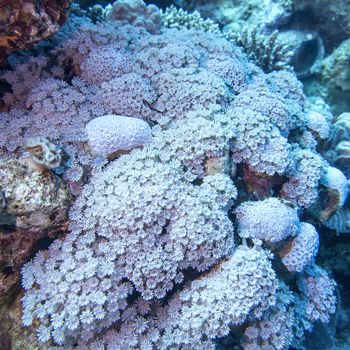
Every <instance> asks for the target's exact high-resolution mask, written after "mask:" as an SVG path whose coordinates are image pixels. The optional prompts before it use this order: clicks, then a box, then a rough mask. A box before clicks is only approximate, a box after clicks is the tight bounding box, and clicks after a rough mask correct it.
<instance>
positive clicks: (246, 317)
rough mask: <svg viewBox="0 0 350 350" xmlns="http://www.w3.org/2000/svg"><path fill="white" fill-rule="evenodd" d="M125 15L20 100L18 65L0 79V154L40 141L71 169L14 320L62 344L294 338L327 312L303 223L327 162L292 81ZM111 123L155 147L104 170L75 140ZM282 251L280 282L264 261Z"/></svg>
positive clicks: (166, 345) (221, 46)
mask: <svg viewBox="0 0 350 350" xmlns="http://www.w3.org/2000/svg"><path fill="white" fill-rule="evenodd" d="M120 3H123V4H124V3H125V1H120ZM138 3H142V2H138ZM141 5H142V6H143V7H144V8H146V5H145V4H144V3H142V4H141ZM130 8H132V7H130ZM135 13H136V15H137V14H140V13H141V14H142V16H141V17H142V18H141V19H140V21H138V22H137V25H136V26H135V25H130V23H131V24H133V23H134V22H133V21H131V22H130V21H129V20H128V18H130V12H128V13H127V15H126V16H127V18H126V19H125V21H123V20H122V19H121V18H118V21H116V22H114V21H113V19H111V20H109V21H104V22H101V23H99V24H96V25H94V24H91V22H89V21H88V20H86V23H85V24H83V25H81V26H80V27H79V30H78V31H75V32H74V34H73V35H72V36H71V37H69V38H66V39H65V40H63V41H62V43H61V45H60V46H59V47H56V48H55V49H54V50H53V51H51V52H49V53H48V54H47V56H46V57H45V58H43V59H40V60H38V59H32V60H29V61H28V63H25V64H24V66H23V65H19V66H18V69H20V70H21V71H23V70H25V69H26V68H25V67H27V68H28V67H29V66H31V65H34V67H36V69H33V84H32V86H30V85H29V84H26V86H25V88H23V89H20V85H21V84H20V83H18V81H16V79H15V77H16V76H20V73H16V67H14V72H11V73H7V74H5V75H4V78H5V79H7V80H8V82H9V83H10V84H16V83H17V85H16V86H15V88H14V89H13V93H12V94H11V93H8V94H7V99H6V108H7V111H5V112H2V113H1V115H0V118H1V124H0V133H1V139H0V142H1V144H0V146H1V147H0V153H1V155H2V156H6V157H7V158H10V159H11V158H19V157H21V156H23V155H24V150H23V141H24V140H26V139H27V138H28V137H33V136H38V135H40V136H42V137H45V138H47V139H48V140H50V141H51V142H54V143H55V144H57V145H58V146H59V147H60V148H61V149H62V151H63V152H64V154H65V155H66V157H67V159H66V160H65V161H64V164H62V165H61V167H62V168H63V169H61V170H62V172H63V177H64V178H65V179H67V181H68V182H69V183H70V186H71V191H72V192H73V194H74V195H75V202H74V204H73V205H72V207H71V209H70V212H69V220H70V225H69V230H68V232H67V234H66V235H65V236H64V237H62V239H57V240H55V241H54V242H53V243H52V244H51V246H50V247H49V248H48V250H46V251H41V252H39V253H38V254H37V255H36V256H35V257H34V258H33V259H32V260H31V261H29V262H28V263H27V264H26V265H25V266H24V267H23V270H22V286H23V288H24V289H25V292H24V296H23V298H22V306H23V323H24V325H25V326H33V325H35V328H36V331H37V335H38V339H39V341H40V342H42V343H51V344H55V346H56V345H57V347H56V348H62V347H61V346H64V348H65V349H73V348H76V349H97V348H98V349H119V348H120V349H133V348H137V349H164V350H165V349H214V348H215V346H216V342H217V341H218V338H224V337H227V336H229V335H230V333H231V332H233V333H237V332H238V333H239V334H240V337H239V339H238V340H237V342H238V345H239V344H242V345H243V346H244V348H245V349H251V348H253V345H249V342H251V343H253V344H254V342H255V345H254V346H255V347H254V349H266V346H265V345H267V340H268V342H269V344H270V348H271V349H277V350H282V349H285V348H286V347H288V346H291V345H296V344H300V343H301V342H302V340H303V336H304V332H305V331H310V330H311V329H312V322H314V321H316V320H321V321H322V322H327V321H328V319H329V318H330V317H331V315H332V314H333V313H334V312H335V309H334V305H335V297H334V295H333V294H334V282H333V280H332V279H331V278H330V277H328V276H327V274H326V272H325V271H323V270H321V269H320V268H319V267H317V266H316V265H315V262H314V257H315V254H316V251H317V244H318V240H317V238H318V235H317V232H316V231H314V229H313V227H312V225H311V224H309V223H304V222H300V220H299V215H300V214H301V213H306V212H307V210H308V208H310V207H311V206H312V205H314V204H316V203H317V201H318V195H317V194H318V187H319V186H320V181H321V178H322V175H323V174H324V170H325V169H326V168H327V163H326V161H325V160H324V159H323V158H322V156H321V155H320V154H318V153H317V149H316V145H317V142H318V141H317V140H318V139H317V137H316V136H315V137H314V136H313V133H315V130H314V125H315V118H313V119H311V117H312V116H310V114H309V112H308V110H307V107H306V103H305V98H304V95H303V93H302V89H301V85H300V83H299V82H298V81H297V79H296V78H295V76H294V75H293V74H292V73H290V72H285V71H282V72H273V73H270V74H265V73H263V72H262V71H261V70H260V69H259V68H257V67H256V66H254V65H253V64H252V63H249V62H248V61H247V59H246V57H245V56H244V55H243V54H242V52H241V51H240V50H239V49H238V48H237V47H235V46H234V45H233V44H232V43H230V42H229V41H227V40H226V39H224V38H223V37H221V36H219V35H217V34H215V33H213V32H210V31H209V32H208V31H205V28H204V29H203V30H196V29H186V28H183V27H182V26H180V29H178V28H176V27H174V28H170V29H169V28H165V27H161V28H160V29H159V33H153V31H152V30H151V32H150V30H149V28H148V26H147V23H148V22H147V18H146V19H145V18H144V17H143V16H147V13H148V12H147V11H146V10H145V11H144V10H142V11H140V9H138V10H137V11H136V12H135ZM143 26H145V27H143ZM99 53H101V55H100V56H99ZM43 62H46V63H47V62H50V64H49V65H47V66H45V65H46V63H43ZM223 62H225V63H223ZM226 62H228V63H229V65H230V67H232V71H234V72H237V74H230V71H228V70H226V71H225V70H222V69H221V68H220V67H223V66H225V65H226ZM43 64H44V66H43ZM53 68H54V69H53ZM38 72H39V73H38ZM67 72H69V73H67ZM27 79H28V80H30V76H28V77H27ZM16 91H19V92H20V94H19V96H18V97H17V96H14V95H16ZM105 115H114V116H115V117H116V118H118V116H123V117H121V118H124V117H129V118H130V117H131V118H138V119H139V121H140V122H141V123H145V124H144V125H148V126H149V127H150V128H151V129H152V130H151V131H152V138H151V139H150V140H149V142H145V143H142V144H138V145H139V146H142V147H139V148H136V149H132V150H129V152H128V154H123V155H120V156H119V157H117V158H116V159H115V160H113V161H110V162H108V159H107V158H106V155H104V156H100V155H96V154H94V153H93V152H90V150H89V147H88V141H89V132H86V131H87V130H86V128H85V127H86V125H89V123H91V121H93V120H94V119H95V118H98V117H101V116H105ZM321 119H322V118H321ZM325 120H326V118H324V119H322V122H324V123H326V122H327V121H325ZM90 125H91V124H90ZM115 132H118V131H116V130H115ZM307 133H309V136H310V138H311V139H312V140H314V142H311V143H309V144H308V143H305V142H304V140H305V134H307ZM14 135H20V136H19V137H18V138H14ZM99 135H101V138H103V137H107V135H106V134H103V132H102V133H100V134H99ZM108 135H109V136H108V137H110V135H112V136H111V137H115V135H114V134H113V133H110V134H108ZM300 135H302V136H300ZM119 136H121V135H120V134H117V136H116V137H117V138H116V140H117V139H118V137H119ZM124 136H125V135H124ZM90 141H91V140H90ZM102 141H103V142H105V141H106V144H107V145H108V142H107V141H110V140H101V142H102ZM129 141H130V143H132V144H133V142H136V141H137V140H129ZM108 147H109V146H108ZM108 147H107V148H108ZM242 168H245V169H246V171H245V174H255V176H256V177H258V176H259V175H260V176H261V177H264V179H265V180H266V181H267V182H268V181H271V186H268V184H266V188H268V189H269V191H267V192H266V193H267V197H268V198H265V199H264V201H261V200H259V198H257V197H254V195H252V194H248V193H247V191H246V189H245V184H244V178H243V179H242V178H241V173H242ZM247 169H248V170H247ZM57 174H60V173H59V172H57ZM57 176H59V175H57ZM247 176H248V175H247ZM273 177H278V178H279V186H275V184H276V182H275V180H274V179H273ZM249 185H250V186H253V187H254V181H251V182H250V183H249ZM76 188H78V190H76ZM251 193H254V189H253V190H252V191H251ZM260 208H261V209H262V211H263V213H265V215H264V214H263V217H259V210H260ZM235 209H236V210H235ZM250 211H252V212H254V213H255V214H254V215H253V214H252V215H250ZM247 212H249V213H248V214H249V215H245V214H246V213H247ZM260 215H261V213H260ZM266 226H267V227H270V229H271V230H270V231H269V232H267V233H266V231H265V229H266ZM306 229H309V230H306ZM291 242H292V244H291V245H289V246H288V244H290V243H291ZM274 243H276V245H274ZM286 247H288V248H291V249H290V250H289V255H285V254H284V255H282V254H281V250H283V249H284V248H286ZM271 250H272V252H271ZM283 252H284V253H286V251H285V249H284V250H283ZM293 254H294V255H295V256H299V255H300V254H302V255H303V259H301V262H302V264H301V265H302V266H301V265H300V266H299V265H297V266H294V264H293V263H294V258H293V257H292V255H293ZM282 256H284V259H285V262H286V264H285V265H286V267H283V258H282V264H281V265H282V268H283V269H284V270H283V269H282V271H280V270H278V269H275V268H274V265H272V261H271V260H272V259H273V258H275V259H279V261H280V262H281V257H282ZM288 269H289V270H290V271H292V273H290V272H289V271H288ZM289 284H290V285H289ZM297 285H298V286H299V288H297V287H296V286H297ZM312 286H316V288H315V290H314V291H313V289H312ZM322 286H325V288H326V289H325V290H322ZM314 294H317V295H316V297H315V295H314ZM284 311H286V312H284ZM273 320H278V323H277V324H278V325H279V326H278V327H276V328H271V327H270V328H268V326H269V325H270V324H271V322H273ZM264 325H266V327H265V326H264ZM254 327H255V328H257V327H258V328H259V329H260V330H259V333H258V335H257V336H256V337H255V338H254V336H253V333H254V332H253V331H254V329H255V328H254ZM264 330H265V333H263V331H264ZM284 330H286V332H285V333H283V332H284ZM281 333H283V337H282V336H281ZM254 339H255V340H254ZM265 340H266V341H265ZM244 344H245V345H244ZM75 346H77V347H75ZM249 346H250V347H249Z"/></svg>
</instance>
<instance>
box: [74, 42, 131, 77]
mask: <svg viewBox="0 0 350 350" xmlns="http://www.w3.org/2000/svg"><path fill="white" fill-rule="evenodd" d="M132 65H133V57H132V55H130V53H127V52H126V51H123V50H119V49H117V48H114V47H113V46H107V47H102V48H100V47H99V48H96V49H93V50H92V51H91V52H90V53H89V55H88V56H87V57H86V59H84V61H83V62H82V63H81V65H80V77H81V79H83V80H84V81H86V82H87V83H89V84H101V83H103V82H106V81H109V80H112V79H113V78H116V77H120V76H122V75H124V74H126V73H130V72H131V70H132Z"/></svg>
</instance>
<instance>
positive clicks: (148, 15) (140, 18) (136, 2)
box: [107, 0, 161, 34]
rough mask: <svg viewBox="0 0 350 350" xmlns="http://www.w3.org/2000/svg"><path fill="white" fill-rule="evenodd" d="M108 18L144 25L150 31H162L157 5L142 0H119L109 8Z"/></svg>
mask: <svg viewBox="0 0 350 350" xmlns="http://www.w3.org/2000/svg"><path fill="white" fill-rule="evenodd" d="M107 19H109V20H113V21H117V22H118V23H121V24H125V23H128V24H132V25H133V26H135V27H142V28H145V29H146V30H148V31H149V32H150V33H153V34H155V33H159V31H160V26H161V23H160V11H159V9H158V7H157V6H155V5H146V4H145V3H144V2H143V1H142V0H117V1H115V2H114V3H113V5H112V6H111V7H110V8H107Z"/></svg>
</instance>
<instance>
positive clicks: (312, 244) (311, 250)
mask: <svg viewBox="0 0 350 350" xmlns="http://www.w3.org/2000/svg"><path fill="white" fill-rule="evenodd" d="M318 246H319V237H318V233H317V231H316V229H315V227H314V226H312V225H311V224H308V223H306V222H302V223H301V224H300V231H299V234H298V236H297V237H296V238H294V239H293V241H292V244H291V248H290V251H289V252H288V253H287V254H286V255H284V256H283V257H282V259H281V260H282V263H283V264H284V265H285V266H286V267H287V269H288V271H291V272H301V271H302V270H303V269H304V268H305V267H306V266H307V265H308V264H311V263H312V262H313V259H314V258H315V257H316V255H317V252H318Z"/></svg>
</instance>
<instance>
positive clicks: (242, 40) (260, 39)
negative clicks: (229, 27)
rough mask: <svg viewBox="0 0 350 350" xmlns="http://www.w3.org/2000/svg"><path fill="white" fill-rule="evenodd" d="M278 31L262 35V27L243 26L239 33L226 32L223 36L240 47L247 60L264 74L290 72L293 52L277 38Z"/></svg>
mask: <svg viewBox="0 0 350 350" xmlns="http://www.w3.org/2000/svg"><path fill="white" fill-rule="evenodd" d="M278 33H279V32H278V30H275V31H273V32H272V33H271V34H264V33H263V30H262V27H260V26H254V27H248V26H245V27H244V28H243V29H242V30H241V31H240V32H239V33H238V32H235V31H229V32H226V34H225V36H226V37H227V39H229V40H230V41H232V42H234V43H235V44H236V45H238V46H240V47H241V48H242V49H243V51H244V52H245V53H246V54H247V56H248V57H249V59H250V60H251V61H253V62H254V63H256V64H257V65H258V66H259V67H260V68H262V69H263V70H264V71H265V72H272V71H273V70H290V69H291V58H292V56H293V52H292V51H291V49H290V46H288V45H286V44H285V43H284V42H282V41H281V40H279V38H278Z"/></svg>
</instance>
